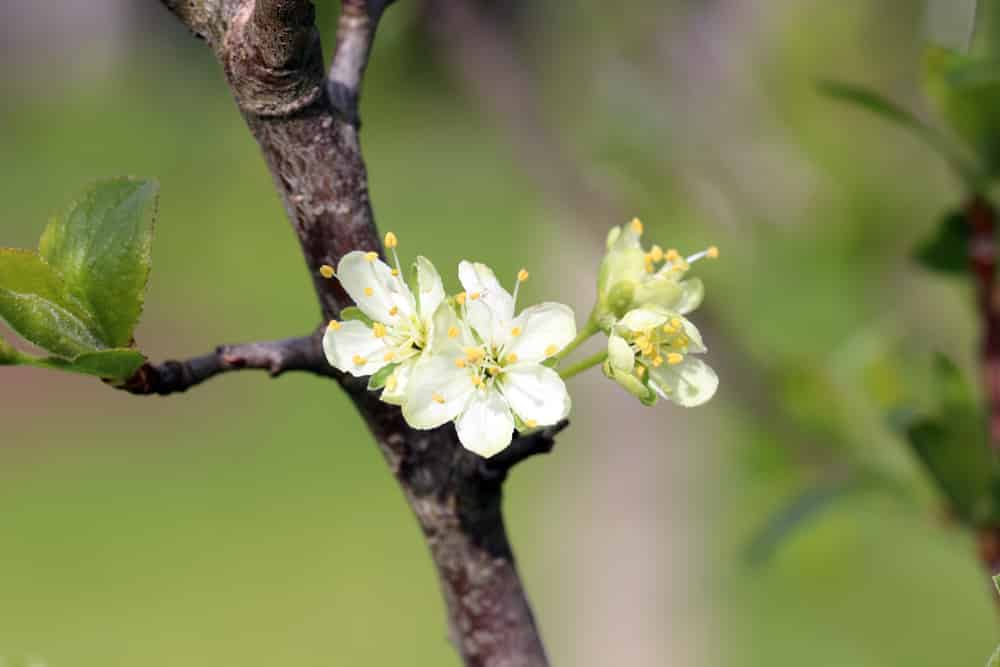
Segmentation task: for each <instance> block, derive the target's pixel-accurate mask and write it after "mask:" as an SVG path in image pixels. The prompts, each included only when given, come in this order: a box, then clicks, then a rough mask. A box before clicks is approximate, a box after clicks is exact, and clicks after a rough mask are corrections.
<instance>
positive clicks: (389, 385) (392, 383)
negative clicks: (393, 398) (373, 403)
mask: <svg viewBox="0 0 1000 667" xmlns="http://www.w3.org/2000/svg"><path fill="white" fill-rule="evenodd" d="M397 384H399V380H397V379H396V374H395V373H393V374H392V375H390V376H389V379H387V380H386V381H385V388H386V389H388V390H389V391H395V390H396V385H397Z"/></svg>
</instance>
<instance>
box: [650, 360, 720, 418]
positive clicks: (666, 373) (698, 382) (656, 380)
mask: <svg viewBox="0 0 1000 667" xmlns="http://www.w3.org/2000/svg"><path fill="white" fill-rule="evenodd" d="M649 379H650V384H652V386H653V389H655V390H656V393H658V394H659V395H660V396H662V397H663V398H665V399H667V400H669V401H673V402H674V403H676V404H678V405H683V406H684V407H687V408H692V407H694V406H696V405H701V404H702V403H704V402H705V401H707V400H708V399H710V398H712V396H714V395H715V390H716V389H717V388H718V387H719V377H718V376H717V375H716V374H715V371H713V370H712V368H711V367H710V366H709V365H708V364H706V363H705V362H704V361H702V360H701V359H697V358H695V357H685V358H684V361H682V362H681V363H679V364H677V365H676V366H671V365H669V364H663V365H662V366H660V367H659V368H652V367H650V369H649Z"/></svg>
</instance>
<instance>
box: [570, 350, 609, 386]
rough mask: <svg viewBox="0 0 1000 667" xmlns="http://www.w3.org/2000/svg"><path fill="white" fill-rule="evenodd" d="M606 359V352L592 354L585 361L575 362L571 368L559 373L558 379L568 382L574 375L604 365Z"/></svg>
mask: <svg viewBox="0 0 1000 667" xmlns="http://www.w3.org/2000/svg"><path fill="white" fill-rule="evenodd" d="M607 358H608V351H607V350H602V351H600V352H598V353H596V354H593V355H591V356H589V357H587V358H586V359H583V360H581V361H578V362H576V363H575V364H573V365H572V366H570V367H568V368H566V369H565V370H561V371H559V377H561V378H562V379H563V380H568V379H570V378H571V377H573V376H574V375H577V374H579V373H582V372H583V371H585V370H587V369H588V368H593V367H594V366H596V365H598V364H600V363H604V360H605V359H607Z"/></svg>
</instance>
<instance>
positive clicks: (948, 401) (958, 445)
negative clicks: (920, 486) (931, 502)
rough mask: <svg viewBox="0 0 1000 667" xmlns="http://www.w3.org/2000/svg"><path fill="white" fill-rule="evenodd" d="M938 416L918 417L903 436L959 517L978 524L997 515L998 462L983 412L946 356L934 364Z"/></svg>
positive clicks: (972, 523) (968, 522) (958, 371)
mask: <svg viewBox="0 0 1000 667" xmlns="http://www.w3.org/2000/svg"><path fill="white" fill-rule="evenodd" d="M932 390H933V392H934V394H935V398H936V399H937V403H938V409H937V414H935V415H933V416H926V417H923V418H918V419H916V420H914V421H913V422H912V423H910V424H909V425H908V426H907V427H906V436H907V438H908V440H909V441H910V445H911V446H912V447H913V449H914V451H915V452H916V454H917V456H918V458H919V459H920V460H921V461H922V462H923V464H924V466H925V467H926V468H927V471H928V473H929V474H930V476H931V477H932V478H933V479H934V481H935V482H936V484H937V486H938V488H939V489H940V490H941V492H942V493H943V494H944V495H945V496H946V497H947V498H948V500H949V501H950V504H951V506H952V509H953V510H954V512H955V514H956V515H957V516H958V518H959V519H960V520H962V521H964V522H965V523H967V524H971V525H977V524H981V523H982V522H984V521H986V520H989V519H991V518H994V517H995V516H996V513H997V510H996V507H997V504H996V502H995V501H994V499H993V486H994V480H995V479H996V475H997V468H996V464H995V462H994V459H993V455H992V453H991V452H990V448H989V435H988V432H987V429H986V420H985V417H984V415H983V413H982V410H981V409H980V408H979V406H978V405H977V404H976V401H975V398H974V396H973V394H972V390H971V389H970V387H969V386H968V384H967V383H966V382H965V379H964V378H963V377H962V374H961V371H960V370H959V369H958V368H957V367H956V366H955V365H954V364H952V363H951V361H949V360H948V359H946V358H945V357H940V356H939V357H938V358H937V360H936V363H935V366H934V373H933V387H932Z"/></svg>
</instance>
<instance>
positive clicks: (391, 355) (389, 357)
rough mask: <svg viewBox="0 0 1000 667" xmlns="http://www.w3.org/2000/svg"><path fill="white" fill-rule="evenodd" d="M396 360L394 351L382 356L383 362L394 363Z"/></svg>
mask: <svg viewBox="0 0 1000 667" xmlns="http://www.w3.org/2000/svg"><path fill="white" fill-rule="evenodd" d="M395 358H396V353H395V352H393V351H392V350H389V351H388V352H386V353H385V354H383V355H382V361H392V360H393V359H395Z"/></svg>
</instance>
